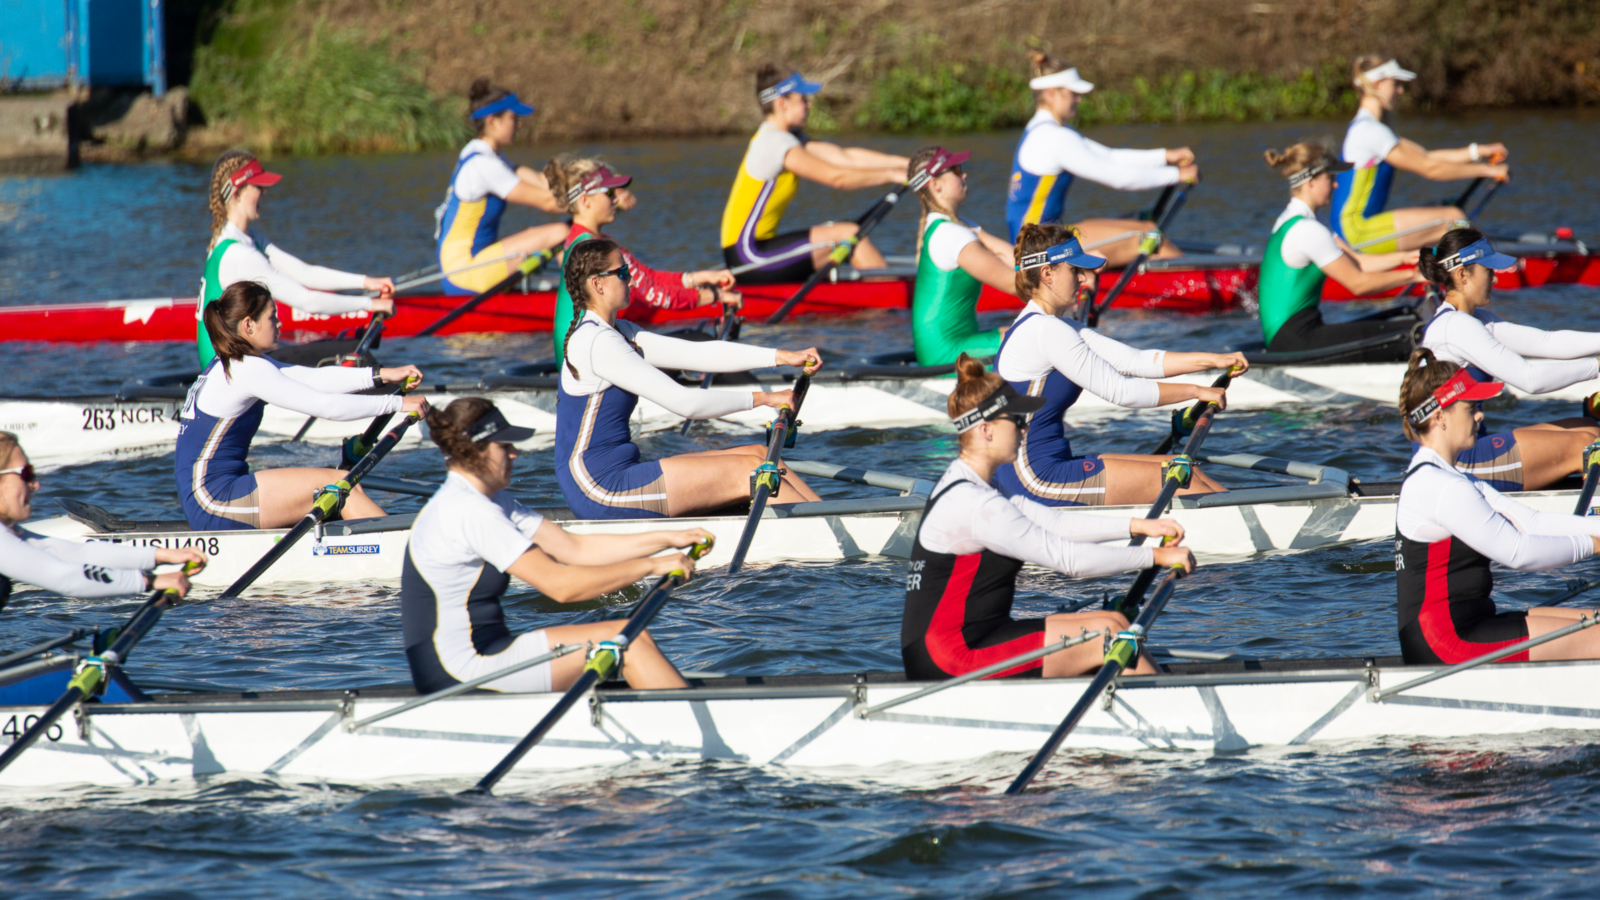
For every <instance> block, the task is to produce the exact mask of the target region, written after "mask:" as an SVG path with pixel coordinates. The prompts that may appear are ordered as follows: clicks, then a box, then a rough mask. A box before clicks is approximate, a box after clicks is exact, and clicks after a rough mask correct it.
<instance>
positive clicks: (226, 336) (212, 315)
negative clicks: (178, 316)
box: [204, 281, 272, 375]
mask: <svg viewBox="0 0 1600 900" xmlns="http://www.w3.org/2000/svg"><path fill="white" fill-rule="evenodd" d="M271 308H272V292H271V291H269V290H267V286H266V285H264V284H262V283H260V282H258V281H235V282H234V283H233V284H230V285H228V288H227V290H225V291H223V292H222V296H221V297H218V298H217V299H215V300H213V301H211V302H210V303H207V304H206V311H205V318H204V321H205V325H206V334H208V335H210V337H211V347H212V349H214V350H216V351H217V358H218V359H220V360H222V371H223V372H224V373H226V374H228V375H232V374H233V373H231V372H229V371H228V363H229V362H230V361H232V360H235V359H244V358H245V357H246V356H260V355H261V352H260V351H258V350H257V349H256V348H255V347H252V346H251V345H250V342H249V341H247V340H245V339H244V338H243V337H241V336H240V335H239V323H240V322H243V321H244V320H245V319H259V318H261V314H262V313H264V312H266V311H267V310H269V309H271Z"/></svg>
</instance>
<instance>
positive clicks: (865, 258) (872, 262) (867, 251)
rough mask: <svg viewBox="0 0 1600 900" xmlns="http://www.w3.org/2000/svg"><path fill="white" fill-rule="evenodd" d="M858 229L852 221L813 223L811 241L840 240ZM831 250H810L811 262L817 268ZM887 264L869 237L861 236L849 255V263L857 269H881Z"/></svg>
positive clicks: (824, 248)
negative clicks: (824, 223) (859, 241)
mask: <svg viewBox="0 0 1600 900" xmlns="http://www.w3.org/2000/svg"><path fill="white" fill-rule="evenodd" d="M859 230H860V228H859V227H858V226H857V225H856V223H854V222H839V223H836V224H833V225H813V226H812V227H811V243H813V244H815V243H819V242H821V241H842V240H844V239H845V238H847V237H849V236H850V235H852V234H855V233H856V232H857V231H859ZM832 252H833V248H832V247H819V248H817V249H816V250H813V251H811V264H812V265H814V266H816V267H817V268H819V269H820V268H822V264H823V263H825V262H827V260H828V254H829V253H832ZM888 264H889V263H888V261H887V260H885V259H884V258H883V254H882V253H879V252H878V248H877V247H874V246H873V245H872V239H871V238H862V239H861V243H859V244H857V245H856V249H855V252H854V253H852V254H851V255H850V265H852V266H855V267H856V268H858V269H881V268H883V267H884V266H887V265H888Z"/></svg>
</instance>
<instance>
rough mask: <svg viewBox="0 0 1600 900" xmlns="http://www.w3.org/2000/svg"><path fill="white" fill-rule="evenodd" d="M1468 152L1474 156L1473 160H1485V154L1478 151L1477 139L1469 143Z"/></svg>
mask: <svg viewBox="0 0 1600 900" xmlns="http://www.w3.org/2000/svg"><path fill="white" fill-rule="evenodd" d="M1467 154H1468V155H1470V156H1471V157H1472V161H1473V162H1483V155H1482V154H1480V153H1479V152H1478V142H1477V141H1473V142H1472V143H1471V144H1469V145H1467Z"/></svg>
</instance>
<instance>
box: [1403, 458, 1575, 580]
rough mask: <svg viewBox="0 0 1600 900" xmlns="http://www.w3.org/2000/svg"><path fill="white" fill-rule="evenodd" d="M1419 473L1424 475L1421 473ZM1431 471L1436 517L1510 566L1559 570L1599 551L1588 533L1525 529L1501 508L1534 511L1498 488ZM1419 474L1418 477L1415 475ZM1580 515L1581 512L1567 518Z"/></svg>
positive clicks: (1498, 561) (1500, 561) (1469, 543)
mask: <svg viewBox="0 0 1600 900" xmlns="http://www.w3.org/2000/svg"><path fill="white" fill-rule="evenodd" d="M1419 474H1420V473H1419ZM1438 475H1440V476H1443V477H1437V476H1435V475H1434V474H1433V473H1430V477H1429V479H1428V480H1429V482H1430V483H1437V484H1438V485H1439V488H1438V489H1437V490H1436V492H1435V494H1434V496H1435V502H1436V503H1437V507H1436V508H1435V511H1434V519H1435V521H1436V522H1438V523H1439V524H1441V525H1444V526H1445V528H1446V529H1447V530H1448V531H1449V532H1450V533H1451V534H1452V535H1454V536H1455V537H1458V538H1461V539H1462V540H1463V541H1465V542H1466V543H1467V546H1469V547H1471V548H1472V549H1474V550H1476V551H1478V552H1479V553H1482V554H1483V555H1484V556H1487V557H1489V558H1490V559H1492V560H1494V561H1495V562H1497V563H1499V564H1501V565H1502V566H1506V567H1508V568H1512V569H1517V570H1519V571H1524V572H1537V571H1541V570H1544V569H1554V568H1556V567H1558V566H1565V565H1569V564H1571V563H1575V562H1577V561H1579V560H1582V559H1588V558H1589V557H1590V556H1591V555H1593V553H1594V542H1593V541H1592V540H1590V539H1589V538H1587V537H1585V536H1583V535H1574V534H1538V533H1535V532H1532V531H1523V530H1521V529H1519V528H1517V526H1516V525H1515V524H1513V523H1512V521H1511V519H1509V518H1507V517H1506V516H1505V515H1503V514H1501V513H1500V512H1499V511H1498V510H1497V509H1496V507H1497V506H1498V507H1502V508H1507V509H1510V508H1511V507H1509V506H1507V503H1508V502H1509V503H1513V504H1515V505H1516V506H1517V507H1520V508H1521V509H1523V510H1526V511H1527V513H1532V512H1533V510H1529V509H1527V508H1526V507H1523V506H1522V504H1520V503H1516V501H1514V500H1510V498H1507V497H1497V496H1495V495H1497V494H1499V491H1496V490H1495V489H1494V488H1492V487H1489V486H1488V485H1486V484H1483V483H1482V482H1473V481H1470V480H1468V479H1466V478H1451V477H1449V475H1448V473H1438ZM1412 477H1413V478H1415V477H1416V476H1412ZM1566 518H1569V519H1577V518H1578V517H1577V516H1567V517H1566Z"/></svg>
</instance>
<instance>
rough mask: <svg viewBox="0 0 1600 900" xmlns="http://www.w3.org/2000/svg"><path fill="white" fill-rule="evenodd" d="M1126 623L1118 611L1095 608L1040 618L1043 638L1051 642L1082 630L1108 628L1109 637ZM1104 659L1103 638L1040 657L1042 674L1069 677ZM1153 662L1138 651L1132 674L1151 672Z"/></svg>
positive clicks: (1152, 671) (1085, 671) (1125, 619)
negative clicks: (1042, 667) (1042, 665)
mask: <svg viewBox="0 0 1600 900" xmlns="http://www.w3.org/2000/svg"><path fill="white" fill-rule="evenodd" d="M1127 627H1128V618H1127V616H1124V615H1123V614H1122V613H1117V612H1106V611H1104V610H1097V611H1095V612H1077V613H1056V614H1055V615H1053V616H1049V617H1047V618H1046V619H1045V620H1044V642H1045V643H1046V644H1053V643H1055V642H1056V641H1059V640H1061V639H1062V638H1064V637H1067V636H1069V635H1070V636H1073V637H1076V636H1077V635H1079V634H1081V633H1082V632H1083V631H1100V630H1104V631H1109V632H1110V633H1111V635H1112V636H1113V637H1115V636H1116V633H1117V632H1119V631H1121V630H1123V629H1124V628H1127ZM1104 661H1105V641H1104V639H1100V640H1090V641H1085V642H1083V643H1081V644H1079V645H1077V646H1076V647H1068V648H1067V649H1065V650H1058V651H1056V652H1055V653H1052V654H1050V655H1049V656H1046V657H1045V658H1044V677H1046V678H1069V677H1071V676H1073V675H1083V674H1086V673H1088V672H1093V671H1094V670H1096V669H1098V668H1100V664H1101V663H1102V662H1104ZM1155 673H1156V667H1155V663H1153V662H1151V661H1150V657H1149V656H1148V655H1146V654H1145V653H1144V652H1143V651H1140V653H1139V664H1138V665H1137V666H1136V667H1135V668H1134V669H1133V670H1132V672H1131V673H1130V674H1133V675H1154V674H1155Z"/></svg>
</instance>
